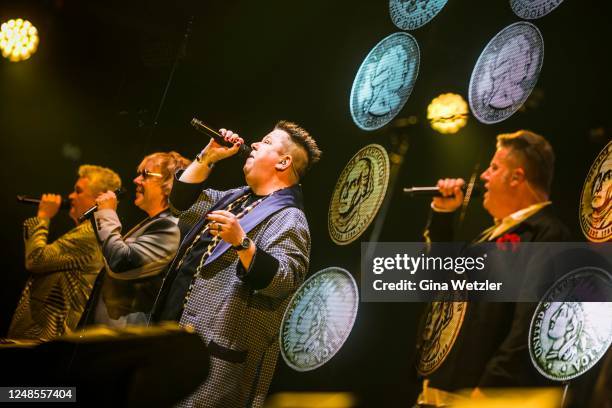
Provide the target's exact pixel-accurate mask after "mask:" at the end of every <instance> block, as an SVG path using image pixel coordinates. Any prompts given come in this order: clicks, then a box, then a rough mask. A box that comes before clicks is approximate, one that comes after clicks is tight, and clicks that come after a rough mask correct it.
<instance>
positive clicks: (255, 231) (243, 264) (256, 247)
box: [153, 121, 321, 408]
mask: <svg viewBox="0 0 612 408" xmlns="http://www.w3.org/2000/svg"><path fill="white" fill-rule="evenodd" d="M221 133H222V135H223V136H224V137H225V139H226V140H227V141H230V142H232V143H234V145H233V147H232V148H227V147H223V146H221V145H220V144H218V143H217V142H215V141H214V139H211V141H210V143H209V144H208V145H207V146H206V147H205V148H204V150H202V152H201V153H200V154H199V155H198V156H197V157H196V160H195V161H194V162H193V163H192V164H191V165H190V166H189V167H188V168H187V169H186V170H185V171H184V172H182V173H178V174H177V177H178V180H177V181H176V182H175V183H174V186H173V190H172V193H171V196H170V202H171V205H172V207H173V209H174V211H175V213H176V215H178V216H179V219H180V223H179V225H180V226H181V230H182V231H183V234H185V235H184V239H183V241H182V244H181V247H180V248H179V250H178V253H177V256H176V257H175V259H174V260H173V262H172V264H171V266H170V268H169V271H168V274H167V276H166V278H165V280H164V283H163V285H162V289H161V291H160V294H159V297H158V300H157V302H156V306H155V307H154V310H153V319H154V320H156V321H163V320H178V321H179V322H180V324H181V325H182V326H185V327H191V328H193V329H194V330H195V331H196V332H197V333H198V334H199V335H200V336H201V337H202V338H203V340H204V341H205V342H206V343H207V344H208V349H209V351H210V354H211V369H210V374H209V376H208V379H207V380H206V381H205V382H204V383H202V384H201V385H200V387H199V388H198V389H197V390H196V391H195V392H194V393H193V394H192V395H190V396H189V397H187V398H186V399H185V400H183V401H182V402H181V403H180V404H179V405H180V406H184V407H224V408H225V407H252V406H261V405H262V404H263V401H264V398H265V396H266V393H267V390H268V386H269V384H270V381H271V378H272V374H273V373H274V367H275V365H276V359H277V356H278V331H279V327H280V322H281V319H282V316H283V313H284V311H285V308H286V306H287V303H288V301H289V299H290V296H291V295H292V294H293V293H294V292H295V290H296V289H297V288H298V287H299V285H300V284H301V283H302V282H303V280H304V277H305V275H306V273H307V271H308V263H309V253H310V233H309V229H308V223H307V221H306V217H305V215H304V212H303V208H302V194H301V188H300V186H299V184H298V183H299V180H300V178H301V177H303V176H304V174H305V173H306V171H307V170H308V169H309V168H310V166H311V165H312V164H314V163H315V162H316V161H318V159H319V156H320V153H321V152H320V151H319V149H318V148H317V145H316V143H315V141H314V140H313V139H312V138H311V137H310V135H309V134H308V133H307V132H306V131H305V130H304V129H302V128H301V127H299V126H297V125H296V124H294V123H291V122H286V121H281V122H279V123H277V124H276V126H275V128H274V129H273V130H272V131H271V132H270V133H268V134H267V135H266V136H265V137H264V138H263V139H262V141H261V142H257V143H253V145H252V148H253V151H252V152H251V154H250V156H249V157H248V159H247V160H246V162H245V164H244V168H243V170H244V174H245V178H246V182H247V184H248V186H245V187H241V188H238V189H234V190H229V191H224V192H222V191H216V190H211V189H205V188H204V186H203V183H204V182H205V180H206V179H207V178H208V175H209V174H210V172H211V169H212V168H213V166H214V163H216V162H217V161H219V160H222V159H225V158H227V157H230V156H232V155H234V154H236V153H237V152H238V150H239V148H240V145H241V144H242V143H244V141H243V140H242V139H241V138H240V137H239V136H238V135H237V134H234V133H233V132H231V131H229V130H225V129H221ZM177 352H180V350H177Z"/></svg>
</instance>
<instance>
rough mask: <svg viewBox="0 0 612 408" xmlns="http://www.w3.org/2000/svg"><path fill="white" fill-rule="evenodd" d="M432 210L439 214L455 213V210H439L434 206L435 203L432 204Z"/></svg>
mask: <svg viewBox="0 0 612 408" xmlns="http://www.w3.org/2000/svg"><path fill="white" fill-rule="evenodd" d="M431 209H432V210H434V211H435V212H437V213H452V212H455V210H445V209H443V208H438V207H436V206H435V205H434V203H433V202H432V203H431Z"/></svg>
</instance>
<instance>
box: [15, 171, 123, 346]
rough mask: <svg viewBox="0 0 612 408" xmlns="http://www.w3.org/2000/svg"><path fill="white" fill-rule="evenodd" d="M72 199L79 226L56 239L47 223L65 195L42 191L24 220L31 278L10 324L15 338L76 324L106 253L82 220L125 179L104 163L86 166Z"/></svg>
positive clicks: (41, 336)
mask: <svg viewBox="0 0 612 408" xmlns="http://www.w3.org/2000/svg"><path fill="white" fill-rule="evenodd" d="M78 175H79V179H78V180H77V182H76V184H75V185H74V191H73V192H72V193H71V194H70V196H69V197H68V198H69V199H70V213H69V214H70V218H72V219H73V220H74V221H75V223H77V226H76V227H75V228H73V229H72V230H70V231H68V232H67V233H65V234H64V235H62V236H61V237H60V238H58V239H57V240H55V241H54V242H52V243H48V242H47V237H48V235H49V224H50V222H51V219H52V218H53V217H55V215H56V214H57V212H58V211H59V208H60V204H61V197H60V196H59V195H55V194H43V196H42V199H41V201H40V203H39V206H38V213H37V215H36V217H34V218H29V219H27V220H25V222H24V237H25V262H26V269H27V270H28V272H30V277H29V279H28V280H27V282H26V286H25V288H24V290H23V293H22V294H21V298H20V300H19V303H18V304H17V309H16V310H15V314H14V315H13V319H12V322H11V325H10V328H9V332H8V337H10V338H14V339H31V340H50V339H52V338H53V337H56V336H60V335H62V334H64V333H66V332H69V331H71V330H74V329H75V328H76V325H77V323H78V322H79V319H80V318H81V314H82V312H83V309H84V307H85V303H86V302H87V299H88V297H89V294H90V293H91V289H92V286H93V282H94V280H95V279H96V276H97V274H98V272H99V271H100V270H101V269H102V267H103V259H102V253H101V252H100V248H99V247H98V243H97V242H96V237H95V235H94V231H93V228H92V226H91V223H90V222H89V221H87V222H82V223H80V224H79V223H78V219H79V217H80V216H81V214H83V212H84V211H86V210H87V209H88V208H89V207H91V206H93V205H94V204H95V200H96V197H97V196H98V195H99V194H100V193H102V192H103V191H106V190H115V189H117V188H119V187H121V179H120V178H119V176H118V175H117V173H115V172H114V171H112V170H110V169H107V168H105V167H100V166H93V165H82V166H81V167H79V171H78Z"/></svg>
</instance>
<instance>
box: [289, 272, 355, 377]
mask: <svg viewBox="0 0 612 408" xmlns="http://www.w3.org/2000/svg"><path fill="white" fill-rule="evenodd" d="M358 306H359V291H358V289H357V283H356V282H355V279H354V278H353V276H352V275H351V274H350V273H349V272H348V271H346V270H344V269H342V268H336V267H331V268H326V269H323V270H321V271H319V272H317V273H315V274H314V275H313V276H311V277H310V278H308V280H306V282H304V283H303V284H302V286H300V288H299V289H298V290H297V292H296V293H295V294H294V295H293V297H292V298H291V301H290V302H289V305H288V306H287V310H286V311H285V314H284V316H283V321H282V323H281V328H280V333H279V336H280V348H281V354H282V356H283V359H284V360H285V362H286V363H287V365H288V366H289V367H291V368H293V369H294V370H296V371H310V370H314V369H315V368H318V367H321V366H322V365H323V364H325V363H327V362H328V361H329V360H331V358H332V357H333V356H334V355H335V354H336V353H337V352H338V350H340V348H341V347H342V345H343V344H344V342H345V341H346V339H347V338H348V336H349V334H350V333H351V330H352V328H353V324H354V323H355V318H356V317H357V309H358Z"/></svg>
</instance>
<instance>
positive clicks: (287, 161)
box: [275, 156, 292, 171]
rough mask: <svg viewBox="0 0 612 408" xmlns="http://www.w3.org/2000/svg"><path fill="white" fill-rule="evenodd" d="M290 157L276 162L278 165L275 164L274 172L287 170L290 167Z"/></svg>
mask: <svg viewBox="0 0 612 408" xmlns="http://www.w3.org/2000/svg"><path fill="white" fill-rule="evenodd" d="M291 160H292V159H291V156H285V157H283V158H282V159H280V160H279V161H278V163H276V166H275V168H276V170H278V171H283V170H286V169H288V168H289V166H291Z"/></svg>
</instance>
